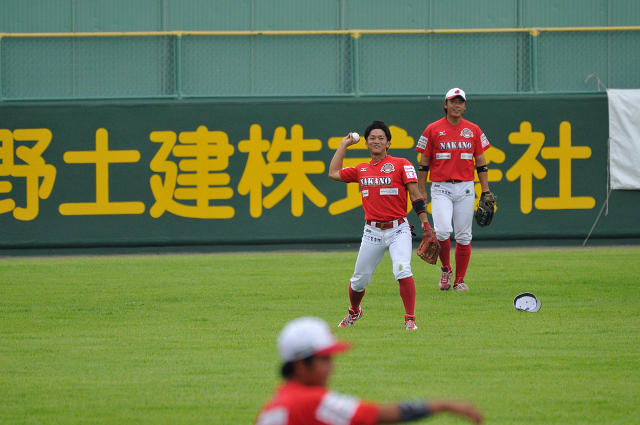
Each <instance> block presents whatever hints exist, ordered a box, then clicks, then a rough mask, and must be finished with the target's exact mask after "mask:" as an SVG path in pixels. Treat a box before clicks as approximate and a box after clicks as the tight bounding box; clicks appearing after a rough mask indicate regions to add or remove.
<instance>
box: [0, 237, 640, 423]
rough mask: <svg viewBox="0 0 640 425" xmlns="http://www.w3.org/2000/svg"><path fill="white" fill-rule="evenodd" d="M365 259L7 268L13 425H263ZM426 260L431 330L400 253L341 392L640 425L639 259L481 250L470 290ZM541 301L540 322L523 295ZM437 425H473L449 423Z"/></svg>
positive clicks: (2, 388)
mask: <svg viewBox="0 0 640 425" xmlns="http://www.w3.org/2000/svg"><path fill="white" fill-rule="evenodd" d="M355 258H356V253H355V252H341V253H270V254H216V255H176V256H171V255H159V256H128V257H120V256H111V257H79V258H77V257H76V258H31V259H0V423H7V424H9V423H11V424H23V423H24V424H29V423H46V424H73V423H82V424H86V423H96V424H99V423H104V424H114V423H127V424H139V423H144V424H147V423H149V424H150V423H153V424H158V423H167V424H169V423H181V424H190V423H193V424H204V423H213V424H229V425H231V424H234V425H236V424H250V423H252V421H253V419H254V416H255V414H256V412H257V411H258V410H259V408H260V406H261V405H262V404H263V403H264V402H265V401H266V400H267V398H268V397H269V396H270V394H271V393H272V390H273V387H274V386H275V385H276V384H277V383H278V382H279V377H278V366H279V360H278V357H277V352H276V349H275V338H276V335H277V334H278V332H279V330H280V329H281V328H282V326H283V325H284V324H285V323H286V322H287V321H288V320H290V319H292V318H294V317H297V316H301V315H316V316H320V317H322V318H324V319H326V320H327V321H329V323H330V324H331V325H332V326H336V325H337V324H338V323H339V321H340V320H341V319H342V317H343V316H344V314H345V313H346V308H347V306H348V300H347V283H348V279H349V277H350V275H351V273H352V272H353V266H354V263H355ZM416 259H417V257H414V261H413V266H414V267H413V268H414V274H415V277H416V284H417V288H418V298H417V309H416V314H417V324H418V326H419V330H418V331H417V332H407V331H405V330H404V320H403V314H404V312H403V309H402V302H401V299H400V296H399V294H398V286H397V283H396V282H395V281H394V280H393V275H392V273H391V263H390V259H389V257H388V255H386V256H385V259H384V260H383V262H382V264H381V265H380V266H379V268H378V270H377V272H376V274H375V275H374V278H373V281H372V283H371V286H369V288H368V289H367V295H366V297H365V299H364V303H363V308H364V313H365V314H364V317H363V318H362V319H361V320H359V321H358V322H357V324H356V326H354V327H353V328H347V329H337V328H336V329H335V331H336V334H337V335H338V337H339V338H341V339H347V340H349V341H351V342H353V344H354V348H353V350H351V351H350V352H349V353H347V354H345V355H343V356H339V357H337V358H336V362H335V364H336V370H335V373H334V375H333V379H332V381H331V387H332V388H333V389H335V390H337V391H340V392H344V393H349V394H354V395H358V396H361V397H363V398H366V399H370V400H375V401H381V402H384V401H392V400H399V399H405V400H406V399H412V400H413V399H418V398H432V397H453V398H462V399H468V400H472V401H473V402H474V403H475V404H477V405H478V406H479V407H480V408H481V409H482V410H483V411H484V413H485V416H486V419H487V421H486V423H488V424H539V423H545V424H635V423H638V418H640V403H639V402H638V400H640V372H639V371H640V353H639V348H640V344H639V341H640V338H639V336H640V279H639V278H638V276H639V275H640V249H639V248H601V249H598V250H596V249H557V250H555V249H554V250H530V249H526V250H525V249H523V250H515V249H513V250H476V251H474V253H473V255H472V260H471V266H470V267H469V271H468V273H467V278H466V282H467V283H468V285H469V287H470V289H471V290H470V292H468V293H458V292H453V291H449V292H441V291H439V290H438V289H437V280H438V278H439V272H438V269H437V268H436V267H433V266H429V265H428V264H426V263H424V262H421V261H420V260H419V259H418V260H417V261H416ZM522 292H533V293H534V294H536V296H537V297H538V298H539V299H540V300H541V302H542V309H541V310H540V311H539V312H538V313H525V312H518V311H516V310H515V309H514V307H513V298H514V297H515V296H516V295H517V294H519V293H522ZM430 423H434V424H435V423H438V424H454V423H463V422H462V421H461V420H459V419H457V418H454V417H451V416H442V417H438V418H436V419H434V420H431V421H430Z"/></svg>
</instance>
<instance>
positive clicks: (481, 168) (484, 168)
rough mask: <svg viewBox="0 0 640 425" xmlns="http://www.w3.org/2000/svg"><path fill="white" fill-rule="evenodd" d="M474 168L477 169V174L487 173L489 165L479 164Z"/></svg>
mask: <svg viewBox="0 0 640 425" xmlns="http://www.w3.org/2000/svg"><path fill="white" fill-rule="evenodd" d="M476 170H477V171H478V174H480V173H488V172H489V167H487V165H486V164H485V165H480V166H479V167H476Z"/></svg>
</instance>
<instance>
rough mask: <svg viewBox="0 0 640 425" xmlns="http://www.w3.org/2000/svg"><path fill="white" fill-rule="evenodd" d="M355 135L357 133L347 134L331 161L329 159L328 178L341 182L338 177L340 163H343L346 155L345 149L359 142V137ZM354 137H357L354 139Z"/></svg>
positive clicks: (340, 167)
mask: <svg viewBox="0 0 640 425" xmlns="http://www.w3.org/2000/svg"><path fill="white" fill-rule="evenodd" d="M357 134H358V133H349V134H347V135H346V136H345V137H344V139H342V141H341V142H340V146H338V149H336V153H334V154H333V159H331V164H330V165H329V178H331V179H333V180H336V181H339V182H341V181H342V178H341V177H340V170H341V169H342V162H343V161H344V156H345V154H346V153H347V148H348V147H349V146H351V145H355V144H356V143H358V141H360V136H357ZM354 136H357V137H355V138H354Z"/></svg>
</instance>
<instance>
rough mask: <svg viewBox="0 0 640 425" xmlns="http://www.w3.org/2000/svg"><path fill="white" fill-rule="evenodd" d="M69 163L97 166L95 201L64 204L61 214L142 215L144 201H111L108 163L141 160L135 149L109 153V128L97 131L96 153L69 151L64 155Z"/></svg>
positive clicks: (61, 206) (61, 207)
mask: <svg viewBox="0 0 640 425" xmlns="http://www.w3.org/2000/svg"><path fill="white" fill-rule="evenodd" d="M63 159H64V162H66V163H67V164H95V165H96V201H95V202H74V203H64V204H61V205H60V207H59V211H60V214H62V215H110V214H142V213H143V212H144V210H145V205H144V203H142V202H135V201H132V202H111V201H110V200H109V164H120V163H133V162H138V161H139V160H140V152H138V151H136V150H121V151H116V150H109V134H108V132H107V130H106V129H104V128H99V129H98V130H97V131H96V150H95V151H69V152H66V153H65V154H64V157H63Z"/></svg>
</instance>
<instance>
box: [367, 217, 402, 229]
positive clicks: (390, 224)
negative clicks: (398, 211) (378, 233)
mask: <svg viewBox="0 0 640 425" xmlns="http://www.w3.org/2000/svg"><path fill="white" fill-rule="evenodd" d="M404 222H405V219H404V218H399V219H397V220H393V221H369V220H366V221H365V223H367V224H368V225H369V226H373V227H377V228H378V229H382V230H386V229H393V228H394V227H397V226H400V225H401V224H402V223H404Z"/></svg>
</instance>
